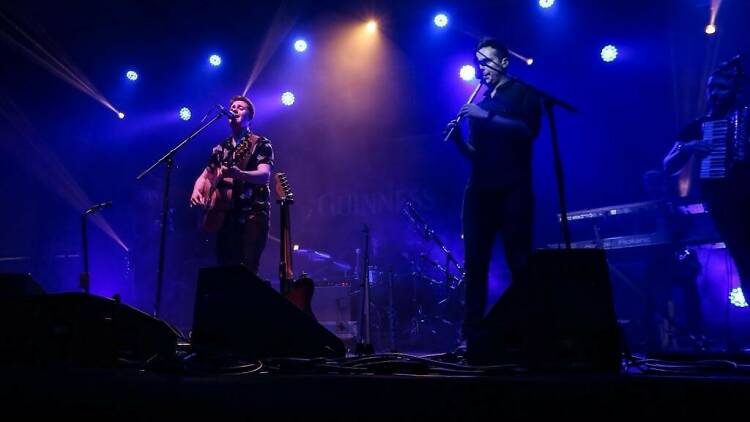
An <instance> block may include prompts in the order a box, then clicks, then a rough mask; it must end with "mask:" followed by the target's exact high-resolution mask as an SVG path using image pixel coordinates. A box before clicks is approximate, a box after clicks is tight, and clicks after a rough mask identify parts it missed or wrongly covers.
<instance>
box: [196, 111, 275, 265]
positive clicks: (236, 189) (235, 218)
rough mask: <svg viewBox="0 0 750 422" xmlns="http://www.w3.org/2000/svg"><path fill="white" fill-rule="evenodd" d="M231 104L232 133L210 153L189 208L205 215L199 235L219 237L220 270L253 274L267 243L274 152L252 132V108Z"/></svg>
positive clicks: (269, 143) (218, 258)
mask: <svg viewBox="0 0 750 422" xmlns="http://www.w3.org/2000/svg"><path fill="white" fill-rule="evenodd" d="M229 104H230V105H229V110H230V112H231V113H232V114H233V115H234V117H232V118H229V119H228V120H229V127H230V129H231V132H232V133H231V135H230V136H229V137H228V138H226V139H225V140H224V141H223V142H222V143H220V144H219V145H217V146H215V147H214V149H213V151H212V152H211V156H210V159H209V163H208V166H206V168H205V169H204V170H203V173H201V175H200V176H198V179H197V180H196V181H195V186H194V188H193V194H192V195H191V197H190V203H191V205H193V206H199V207H202V208H204V209H205V210H206V214H205V217H204V220H203V229H204V230H206V231H208V232H216V233H217V237H216V258H217V263H218V265H236V264H242V265H245V266H246V267H247V268H248V270H250V271H251V272H252V273H254V274H257V272H258V267H259V265H260V257H261V254H262V253H263V249H264V248H265V246H266V241H267V240H268V230H269V213H270V207H271V205H270V193H269V181H270V177H271V168H272V167H273V160H274V158H273V148H272V147H271V142H270V141H269V140H268V139H267V138H264V137H262V136H258V135H256V134H254V133H252V131H251V130H250V121H251V120H252V119H253V116H254V114H255V108H254V107H253V103H252V102H250V100H249V99H248V98H247V97H244V96H236V97H234V98H232V100H231V101H230V103H229Z"/></svg>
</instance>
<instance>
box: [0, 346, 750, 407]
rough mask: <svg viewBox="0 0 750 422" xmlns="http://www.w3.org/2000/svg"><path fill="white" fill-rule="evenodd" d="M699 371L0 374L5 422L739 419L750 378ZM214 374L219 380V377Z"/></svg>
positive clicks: (689, 366)
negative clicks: (77, 421)
mask: <svg viewBox="0 0 750 422" xmlns="http://www.w3.org/2000/svg"><path fill="white" fill-rule="evenodd" d="M706 357H709V356H706ZM712 357H713V358H715V357H717V356H712ZM384 358H385V357H384ZM390 358H391V360H393V359H396V356H395V355H391V356H390ZM401 358H402V363H404V362H407V361H408V362H412V363H414V362H417V361H418V359H417V358H411V357H407V356H406V355H402V356H401ZM352 359H353V358H350V360H349V361H350V362H354V360H352ZM376 359H377V357H376ZM697 359H700V357H699V356H695V357H694V359H693V360H692V361H690V362H688V361H685V360H683V361H682V362H678V361H677V360H673V361H671V364H668V362H667V361H658V362H657V361H645V360H644V361H640V362H638V363H637V364H636V365H635V366H631V367H630V368H629V369H627V370H624V371H623V372H622V373H619V374H602V373H586V374H583V373H529V372H525V371H521V370H520V369H519V368H518V367H513V366H509V367H503V368H499V367H496V368H494V369H493V370H492V371H489V369H488V371H489V372H488V374H484V375H469V371H470V368H468V367H464V369H463V370H458V369H455V371H456V374H457V375H445V373H446V372H447V369H448V367H449V364H445V365H444V366H441V365H436V366H433V367H432V369H425V368H424V367H423V368H422V370H417V369H418V368H417V367H416V366H414V367H412V368H411V370H412V373H411V374H407V371H408V370H409V369H408V366H409V365H402V367H401V368H400V369H396V368H394V367H391V369H388V368H386V367H380V369H379V370H378V371H380V372H383V373H382V374H372V373H371V374H364V373H363V374H351V373H349V374H333V373H323V372H326V371H332V369H330V368H329V369H327V370H326V369H323V368H320V367H318V368H317V369H316V368H314V367H313V366H311V365H305V364H303V363H301V362H302V361H299V362H296V363H292V364H290V363H289V362H291V361H289V362H287V363H286V364H281V365H279V362H266V364H265V365H264V366H263V367H262V368H261V369H260V370H257V366H256V365H248V366H246V367H234V368H229V367H226V366H225V367H223V369H219V368H218V367H214V368H213V369H211V370H208V367H206V366H203V367H201V368H199V367H197V366H193V367H190V368H187V369H186V367H184V366H182V367H180V368H179V369H178V368H177V367H171V368H170V367H168V366H159V367H153V368H148V369H144V368H133V367H130V368H108V369H71V368H60V367H57V368H51V369H50V368H48V369H41V368H18V367H16V368H7V367H6V368H2V369H1V370H0V372H1V373H2V375H1V376H2V380H3V381H2V390H1V391H0V396H1V397H3V402H4V404H3V411H4V413H5V414H6V415H9V414H10V412H16V411H18V412H20V414H21V415H24V417H29V416H41V415H43V414H53V415H55V416H56V417H60V416H63V415H64V416H76V417H81V416H82V417H86V418H93V417H96V418H106V419H129V420H140V419H162V418H169V419H172V420H174V419H176V418H196V417H206V416H207V417H212V418H217V417H218V418H225V419H230V418H231V419H240V418H242V419H245V418H260V417H263V418H266V417H275V418H278V417H295V418H298V417H312V416H315V417H319V418H322V419H325V420H330V419H336V420H341V419H350V420H351V419H361V418H420V419H421V418H441V419H445V418H448V419H459V418H460V419H466V418H472V417H481V418H507V417H513V418H516V417H524V418H525V417H533V416H555V417H592V418H601V417H647V416H657V417H688V416H691V417H695V416H698V417H708V416H711V417H713V418H716V417H721V416H730V415H734V414H742V413H744V412H745V409H744V406H745V403H746V402H745V401H744V399H745V398H746V397H747V396H748V394H749V393H750V382H749V381H750V376H748V374H750V372H749V371H748V369H747V367H744V366H743V365H742V364H737V363H731V362H729V361H720V360H711V361H708V360H707V361H702V362H699V361H698V360H697ZM341 362H343V361H340V363H341ZM283 367H286V369H280V368H283ZM370 368H374V367H372V366H371V367H370ZM455 368H458V367H455ZM474 369H476V368H474ZM219 371H223V372H224V373H223V374H222V375H219V374H218V372H219ZM253 371H254V372H253ZM316 372H317V373H316ZM387 372H393V373H390V374H388V373H387ZM397 372H402V374H397ZM440 372H443V374H442V375H436V374H438V373H440Z"/></svg>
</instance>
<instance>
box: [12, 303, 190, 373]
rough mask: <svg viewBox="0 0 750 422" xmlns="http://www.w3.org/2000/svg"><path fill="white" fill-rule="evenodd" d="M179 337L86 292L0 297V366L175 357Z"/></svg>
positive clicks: (92, 363)
mask: <svg viewBox="0 0 750 422" xmlns="http://www.w3.org/2000/svg"><path fill="white" fill-rule="evenodd" d="M177 337H178V334H177V332H176V331H174V330H173V329H172V328H171V327H169V325H167V324H166V323H165V322H163V321H160V320H158V319H156V318H153V317H151V316H150V315H148V314H145V313H143V312H141V311H139V310H137V309H135V308H132V307H130V306H127V305H124V304H121V303H119V302H117V301H115V300H112V299H107V298H104V297H100V296H94V295H88V294H84V293H61V294H50V295H27V296H24V297H10V298H7V297H6V298H0V344H2V345H3V347H0V365H11V366H75V367H111V366H116V365H118V363H119V362H120V360H121V359H126V360H129V361H137V362H145V361H146V360H149V359H153V358H155V357H160V358H165V359H169V358H171V357H173V356H174V354H175V352H176V346H177Z"/></svg>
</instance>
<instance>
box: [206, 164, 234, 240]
mask: <svg viewBox="0 0 750 422" xmlns="http://www.w3.org/2000/svg"><path fill="white" fill-rule="evenodd" d="M216 179H217V180H221V177H217V178H216ZM223 180H224V181H225V182H227V184H224V183H222V186H221V187H218V186H213V187H211V189H210V190H209V193H208V194H207V197H208V198H209V202H208V207H206V212H205V213H204V214H203V224H202V227H203V230H204V231H206V232H209V233H215V232H217V231H219V229H221V226H222V225H224V218H226V215H227V213H228V212H229V211H230V210H231V209H232V192H233V189H232V187H231V186H232V179H229V178H225V179H223Z"/></svg>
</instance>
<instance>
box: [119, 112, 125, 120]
mask: <svg viewBox="0 0 750 422" xmlns="http://www.w3.org/2000/svg"><path fill="white" fill-rule="evenodd" d="M117 117H119V118H121V119H124V118H125V113H123V112H119V113H117Z"/></svg>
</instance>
